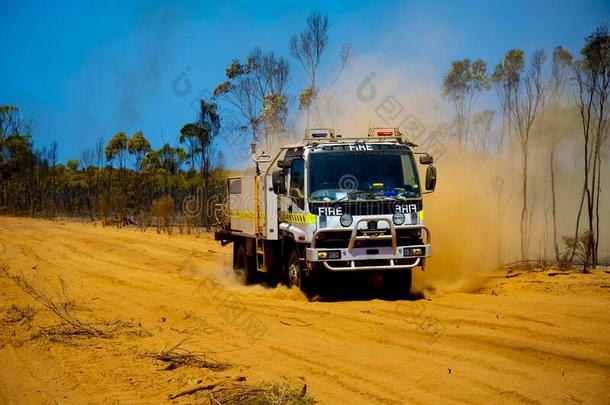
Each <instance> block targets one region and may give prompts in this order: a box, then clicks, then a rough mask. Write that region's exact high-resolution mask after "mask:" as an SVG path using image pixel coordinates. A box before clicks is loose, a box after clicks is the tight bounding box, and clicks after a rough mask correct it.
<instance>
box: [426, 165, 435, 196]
mask: <svg viewBox="0 0 610 405" xmlns="http://www.w3.org/2000/svg"><path fill="white" fill-rule="evenodd" d="M435 187H436V167H434V166H428V168H427V169H426V190H428V191H434V188H435Z"/></svg>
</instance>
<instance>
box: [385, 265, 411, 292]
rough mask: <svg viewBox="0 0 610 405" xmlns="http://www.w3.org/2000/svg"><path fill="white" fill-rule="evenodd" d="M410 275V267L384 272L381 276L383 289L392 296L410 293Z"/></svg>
mask: <svg viewBox="0 0 610 405" xmlns="http://www.w3.org/2000/svg"><path fill="white" fill-rule="evenodd" d="M411 276H412V274H411V269H407V270H399V271H396V272H393V273H390V274H386V275H385V276H384V277H383V289H384V290H385V292H386V293H389V294H391V295H392V296H397V297H406V296H409V295H410V294H411V281H412V277H411Z"/></svg>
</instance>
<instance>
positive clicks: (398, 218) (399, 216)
mask: <svg viewBox="0 0 610 405" xmlns="http://www.w3.org/2000/svg"><path fill="white" fill-rule="evenodd" d="M392 221H394V225H402V224H404V223H405V214H403V213H402V212H397V213H395V214H394V215H392Z"/></svg>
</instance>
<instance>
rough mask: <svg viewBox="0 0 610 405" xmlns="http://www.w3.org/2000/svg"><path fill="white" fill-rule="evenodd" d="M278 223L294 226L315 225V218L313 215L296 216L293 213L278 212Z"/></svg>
mask: <svg viewBox="0 0 610 405" xmlns="http://www.w3.org/2000/svg"><path fill="white" fill-rule="evenodd" d="M280 222H292V223H295V224H315V223H316V216H315V215H313V214H297V213H294V212H280Z"/></svg>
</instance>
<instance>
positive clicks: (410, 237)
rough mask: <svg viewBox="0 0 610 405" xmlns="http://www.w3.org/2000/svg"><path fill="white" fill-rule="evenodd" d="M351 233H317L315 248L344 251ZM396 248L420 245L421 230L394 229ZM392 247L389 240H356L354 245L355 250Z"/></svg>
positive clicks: (359, 234) (388, 231)
mask: <svg viewBox="0 0 610 405" xmlns="http://www.w3.org/2000/svg"><path fill="white" fill-rule="evenodd" d="M384 234H385V235H390V234H391V233H390V230H389V229H386V230H385V232H384ZM351 235H352V232H351V231H349V230H346V231H328V232H324V231H322V232H319V233H318V234H317V235H316V248H319V249H346V248H347V247H348V245H349V239H350V237H351ZM362 235H363V232H362V231H361V230H359V231H358V236H362ZM396 243H397V246H411V245H421V244H422V239H421V230H419V229H396ZM387 246H392V240H391V239H374V238H372V239H366V240H357V241H356V242H355V243H354V247H356V248H367V247H370V248H379V247H387Z"/></svg>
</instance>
